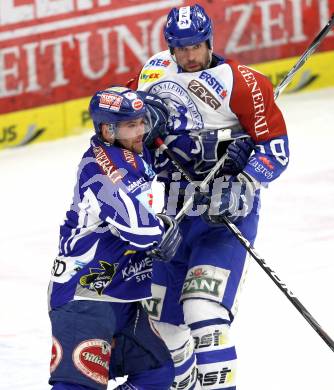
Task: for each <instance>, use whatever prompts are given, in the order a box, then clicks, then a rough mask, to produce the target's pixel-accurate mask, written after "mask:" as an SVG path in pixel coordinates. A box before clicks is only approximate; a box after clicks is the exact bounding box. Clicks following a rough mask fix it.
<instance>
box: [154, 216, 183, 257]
mask: <svg viewBox="0 0 334 390" xmlns="http://www.w3.org/2000/svg"><path fill="white" fill-rule="evenodd" d="M157 217H158V218H160V219H161V220H162V221H163V223H164V225H165V234H164V235H163V237H162V241H161V242H160V244H159V245H158V246H157V247H156V248H155V249H153V250H152V251H150V252H149V253H148V255H149V256H150V257H151V258H152V259H153V260H160V261H170V260H171V259H172V258H173V257H174V256H175V253H176V251H177V250H178V248H179V246H180V244H181V241H182V236H181V233H180V229H179V225H178V223H177V222H176V220H175V219H174V218H172V217H170V216H168V215H165V214H160V213H159V214H157Z"/></svg>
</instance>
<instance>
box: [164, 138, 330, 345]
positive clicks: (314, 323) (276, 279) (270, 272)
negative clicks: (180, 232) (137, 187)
mask: <svg viewBox="0 0 334 390" xmlns="http://www.w3.org/2000/svg"><path fill="white" fill-rule="evenodd" d="M158 145H160V147H161V146H162V148H161V150H162V151H163V152H164V153H165V154H166V155H167V157H168V158H169V159H170V160H171V161H172V163H173V164H174V166H175V167H176V168H177V170H178V171H179V172H180V173H181V174H183V176H184V177H185V178H186V180H187V181H188V182H189V183H191V184H192V185H193V186H194V188H195V190H198V189H200V188H199V186H198V185H197V184H196V183H195V181H194V179H193V178H192V175H191V174H190V173H189V172H188V171H187V170H185V169H184V168H183V166H182V165H181V164H180V163H179V162H178V160H177V158H176V156H175V154H174V153H173V152H172V151H171V150H170V149H169V148H168V146H167V145H165V144H164V143H163V141H162V140H161V139H159V141H158V142H157V146H158ZM179 214H180V213H179ZM179 214H178V216H179ZM180 219H181V218H179V219H178V220H180ZM223 221H224V224H225V225H226V227H227V228H228V229H229V230H230V231H231V233H232V234H234V236H235V237H236V238H237V239H238V241H239V242H240V244H241V245H242V246H243V247H244V248H245V249H246V251H247V252H248V253H249V254H250V255H251V256H252V257H253V259H254V260H255V261H256V262H257V263H258V264H259V265H260V267H261V268H262V269H263V270H264V271H265V273H266V274H267V275H268V276H269V277H270V279H271V280H272V281H273V282H274V283H275V284H276V286H277V287H278V288H279V289H280V290H281V291H282V292H283V294H284V295H285V296H286V297H287V298H288V299H289V301H290V302H291V303H292V304H293V306H294V307H295V308H296V309H297V310H298V311H299V313H300V314H301V315H302V316H303V317H304V318H305V320H306V321H307V322H308V323H309V324H310V325H311V326H312V328H313V329H314V330H315V331H316V332H317V333H318V335H319V336H320V337H321V338H322V339H323V340H324V342H325V343H326V344H327V345H328V346H329V348H330V349H331V350H332V351H333V352H334V341H333V340H332V339H331V337H330V336H329V335H328V334H327V333H326V332H325V331H324V330H323V329H322V327H321V326H320V325H319V324H318V322H317V321H316V320H315V319H314V317H313V316H312V315H311V313H310V312H309V311H308V310H307V309H306V307H305V306H304V305H303V304H302V303H301V302H300V300H299V299H298V298H297V297H296V296H295V295H294V294H293V292H292V291H291V290H290V289H289V288H288V287H287V286H286V284H285V283H283V282H282V280H281V279H280V278H279V277H278V276H277V274H276V272H274V271H273V270H272V269H271V268H270V267H269V266H268V265H267V264H266V262H265V261H264V259H263V258H262V257H261V256H259V255H258V254H257V252H256V251H255V249H254V247H253V246H252V244H251V243H250V242H249V241H248V240H247V239H246V238H245V237H244V236H243V234H242V233H241V232H240V230H239V229H238V228H237V227H236V226H235V225H234V224H233V223H232V222H231V221H230V220H229V219H228V218H227V217H225V216H224V217H223Z"/></svg>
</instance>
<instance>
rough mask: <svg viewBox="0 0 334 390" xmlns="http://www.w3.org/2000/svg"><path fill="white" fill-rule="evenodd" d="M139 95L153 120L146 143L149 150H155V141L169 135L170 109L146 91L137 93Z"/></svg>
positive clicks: (146, 136) (145, 139)
mask: <svg viewBox="0 0 334 390" xmlns="http://www.w3.org/2000/svg"><path fill="white" fill-rule="evenodd" d="M137 93H138V95H139V96H140V97H141V98H142V99H143V100H144V103H145V106H146V108H147V110H148V111H149V113H150V119H151V130H150V131H149V132H148V133H147V134H146V135H145V138H144V143H145V145H146V146H147V147H148V148H149V149H155V145H154V140H155V139H156V138H157V137H162V138H164V137H166V135H167V130H166V128H167V123H168V115H169V114H168V109H167V107H166V105H165V103H164V102H163V101H162V99H160V98H159V97H158V96H157V95H153V94H149V93H147V92H144V91H137Z"/></svg>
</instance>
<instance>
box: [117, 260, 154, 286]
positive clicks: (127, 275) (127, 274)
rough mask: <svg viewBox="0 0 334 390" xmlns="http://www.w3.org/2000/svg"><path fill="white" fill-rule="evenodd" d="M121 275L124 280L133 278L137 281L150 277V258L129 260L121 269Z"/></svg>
mask: <svg viewBox="0 0 334 390" xmlns="http://www.w3.org/2000/svg"><path fill="white" fill-rule="evenodd" d="M122 277H123V279H124V281H126V282H128V281H129V280H131V279H133V278H135V279H136V281H137V283H139V282H142V281H143V280H146V279H151V278H152V259H151V258H149V257H145V258H144V259H142V260H139V261H134V260H132V259H131V260H129V261H128V263H127V265H126V266H125V267H124V268H123V269H122Z"/></svg>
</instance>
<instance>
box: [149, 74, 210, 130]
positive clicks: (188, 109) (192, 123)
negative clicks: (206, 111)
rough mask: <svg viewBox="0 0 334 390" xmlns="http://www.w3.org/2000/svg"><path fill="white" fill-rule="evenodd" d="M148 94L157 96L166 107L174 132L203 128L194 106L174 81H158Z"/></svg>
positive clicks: (201, 119)
mask: <svg viewBox="0 0 334 390" xmlns="http://www.w3.org/2000/svg"><path fill="white" fill-rule="evenodd" d="M148 92H149V93H153V94H157V95H159V97H160V98H161V99H163V100H164V102H165V103H166V104H167V105H168V108H169V112H170V121H171V122H172V123H171V125H172V126H173V129H174V130H175V131H178V130H184V129H187V130H198V129H202V128H203V127H204V123H203V118H202V115H201V114H200V112H199V110H198V108H197V106H196V104H195V103H194V101H193V100H192V99H191V97H190V95H189V94H188V92H187V91H186V90H185V89H184V88H183V87H182V86H181V85H179V84H177V83H175V82H174V81H160V82H159V83H157V84H155V85H154V86H153V87H152V88H150V90H149V91H148Z"/></svg>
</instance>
